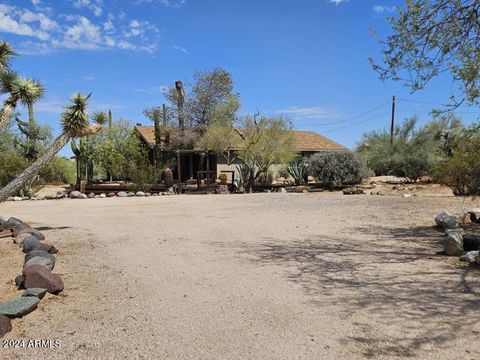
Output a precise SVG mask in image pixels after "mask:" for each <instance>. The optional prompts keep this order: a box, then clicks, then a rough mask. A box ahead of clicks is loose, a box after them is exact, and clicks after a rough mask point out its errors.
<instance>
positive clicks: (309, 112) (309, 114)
mask: <svg viewBox="0 0 480 360" xmlns="http://www.w3.org/2000/svg"><path fill="white" fill-rule="evenodd" d="M275 113H277V114H283V115H287V116H292V117H293V118H294V119H327V118H332V117H337V116H338V113H337V112H336V111H335V110H332V109H330V108H328V107H325V106H310V107H301V106H290V107H287V108H284V109H280V110H277V111H275Z"/></svg>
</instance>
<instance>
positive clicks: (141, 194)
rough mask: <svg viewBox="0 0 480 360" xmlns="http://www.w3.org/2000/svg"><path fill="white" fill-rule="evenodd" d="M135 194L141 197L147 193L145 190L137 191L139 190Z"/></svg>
mask: <svg viewBox="0 0 480 360" xmlns="http://www.w3.org/2000/svg"><path fill="white" fill-rule="evenodd" d="M135 196H138V197H140V196H145V193H144V192H143V191H137V192H136V193H135Z"/></svg>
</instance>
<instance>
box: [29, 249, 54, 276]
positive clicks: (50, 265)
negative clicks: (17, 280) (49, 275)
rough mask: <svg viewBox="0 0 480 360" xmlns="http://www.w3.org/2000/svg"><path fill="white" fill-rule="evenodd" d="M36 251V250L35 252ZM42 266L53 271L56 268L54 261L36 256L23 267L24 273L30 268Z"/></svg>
mask: <svg viewBox="0 0 480 360" xmlns="http://www.w3.org/2000/svg"><path fill="white" fill-rule="evenodd" d="M34 251H35V250H34ZM34 265H40V266H43V267H45V268H46V269H47V270H53V268H54V267H55V263H54V262H52V260H50V259H47V258H44V257H41V256H34V257H33V258H31V259H29V260H27V261H25V264H24V265H23V272H25V271H27V269H28V268H29V267H30V266H34Z"/></svg>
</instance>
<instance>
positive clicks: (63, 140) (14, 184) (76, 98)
mask: <svg viewBox="0 0 480 360" xmlns="http://www.w3.org/2000/svg"><path fill="white" fill-rule="evenodd" d="M89 97H90V95H88V96H85V95H83V94H80V93H75V94H73V95H72V97H71V98H70V100H71V101H72V102H73V104H72V105H69V106H66V107H65V110H64V112H63V114H62V133H61V134H60V135H59V136H58V137H57V138H56V139H55V141H54V142H53V144H52V145H51V147H50V148H48V149H47V151H46V152H45V154H43V155H42V156H41V157H40V158H38V160H36V161H35V162H34V163H33V164H32V165H30V167H28V168H27V169H26V170H24V171H23V172H22V173H21V174H20V175H18V176H17V177H16V178H15V179H14V180H13V181H11V182H10V183H9V184H8V185H7V186H5V187H4V188H3V189H1V190H0V202H2V201H5V200H6V199H7V198H8V197H9V196H10V195H12V194H14V193H15V192H16V191H18V190H20V189H21V188H22V186H23V184H25V183H27V182H28V181H31V180H32V179H33V178H34V177H35V176H36V175H37V174H38V172H39V171H40V170H41V169H42V168H43V167H44V166H45V165H47V164H48V163H49V162H50V161H51V160H52V159H53V158H54V157H55V155H56V154H57V153H58V152H59V151H60V150H61V149H62V148H63V147H64V146H65V145H66V144H67V143H68V142H69V141H70V140H71V139H73V138H76V137H80V138H82V137H85V136H90V135H94V134H96V133H97V132H98V131H100V129H101V128H102V125H101V124H100V123H97V124H95V125H89V120H88V113H87V103H88V98H89ZM102 120H103V119H100V122H101V121H102Z"/></svg>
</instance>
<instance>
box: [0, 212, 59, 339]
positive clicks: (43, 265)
mask: <svg viewBox="0 0 480 360" xmlns="http://www.w3.org/2000/svg"><path fill="white" fill-rule="evenodd" d="M0 233H3V234H5V233H7V234H10V235H11V236H12V237H13V243H14V244H16V245H18V246H19V248H20V249H21V250H22V251H23V252H24V253H25V260H24V264H23V266H22V269H21V274H20V275H18V276H17V277H16V278H15V284H16V286H17V288H18V289H19V290H23V292H22V294H21V296H20V297H18V298H16V299H14V300H11V301H8V302H4V303H0V337H3V336H4V335H5V334H6V333H7V332H9V331H11V330H12V324H11V319H13V318H18V317H22V316H25V315H27V314H28V313H30V312H32V311H33V310H35V309H36V308H37V306H38V304H39V303H40V300H41V299H43V297H44V296H45V294H46V293H47V292H48V293H50V294H54V295H58V294H59V293H61V292H62V291H63V289H64V284H63V281H62V279H61V277H60V275H58V274H55V273H53V272H52V271H53V269H54V267H55V255H54V254H57V253H58V250H57V249H56V248H55V246H53V245H49V244H47V243H45V242H44V240H45V235H44V234H43V233H42V232H40V231H38V230H37V229H34V228H32V227H31V226H30V225H28V224H26V223H25V222H23V221H22V220H20V219H17V218H14V217H11V218H9V219H5V218H1V217H0Z"/></svg>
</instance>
